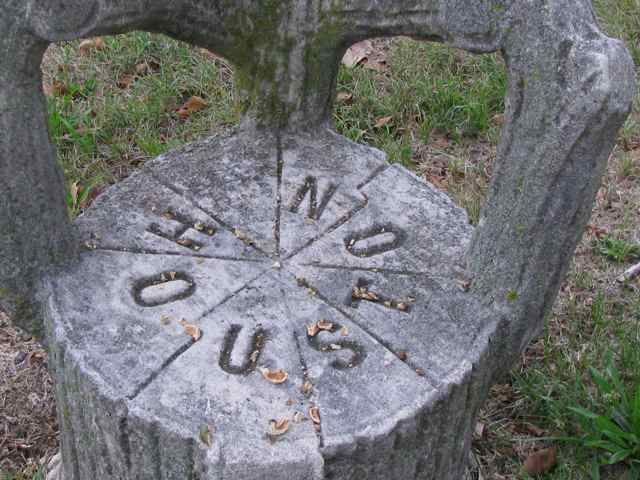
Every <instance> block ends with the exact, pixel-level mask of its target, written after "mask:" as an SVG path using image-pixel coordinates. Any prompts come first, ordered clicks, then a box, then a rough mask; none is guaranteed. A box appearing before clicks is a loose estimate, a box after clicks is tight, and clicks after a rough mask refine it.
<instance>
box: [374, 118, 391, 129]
mask: <svg viewBox="0 0 640 480" xmlns="http://www.w3.org/2000/svg"><path fill="white" fill-rule="evenodd" d="M391 120H393V117H392V116H388V117H382V118H379V119H378V120H377V121H376V124H375V128H382V127H384V126H385V125H388V124H389V123H390V122H391Z"/></svg>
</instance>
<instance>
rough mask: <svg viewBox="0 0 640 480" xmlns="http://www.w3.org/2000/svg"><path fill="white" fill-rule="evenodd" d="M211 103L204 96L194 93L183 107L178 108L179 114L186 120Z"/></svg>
mask: <svg viewBox="0 0 640 480" xmlns="http://www.w3.org/2000/svg"><path fill="white" fill-rule="evenodd" d="M208 106H209V105H208V104H207V102H205V100H204V99H203V98H202V97H198V96H197V95H194V96H193V97H191V98H190V99H189V100H187V101H186V102H185V104H184V105H182V107H180V108H179V109H178V116H179V117H180V118H182V119H183V120H186V119H187V118H189V117H190V116H191V114H192V113H195V112H199V111H200V110H204V109H205V108H207V107H208Z"/></svg>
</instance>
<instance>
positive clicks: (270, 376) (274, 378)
mask: <svg viewBox="0 0 640 480" xmlns="http://www.w3.org/2000/svg"><path fill="white" fill-rule="evenodd" d="M260 372H261V373H262V376H263V377H264V378H265V379H266V380H268V381H269V382H271V383H274V384H276V385H279V384H281V383H284V382H286V381H287V378H289V374H288V373H287V372H285V371H284V370H282V369H280V370H274V371H271V370H270V369H268V368H261V369H260Z"/></svg>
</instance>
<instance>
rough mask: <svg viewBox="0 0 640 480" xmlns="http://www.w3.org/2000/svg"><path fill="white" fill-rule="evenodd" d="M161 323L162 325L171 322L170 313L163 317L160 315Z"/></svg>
mask: <svg viewBox="0 0 640 480" xmlns="http://www.w3.org/2000/svg"><path fill="white" fill-rule="evenodd" d="M160 323H161V324H162V325H169V324H170V323H171V317H169V316H168V315H163V316H162V317H160Z"/></svg>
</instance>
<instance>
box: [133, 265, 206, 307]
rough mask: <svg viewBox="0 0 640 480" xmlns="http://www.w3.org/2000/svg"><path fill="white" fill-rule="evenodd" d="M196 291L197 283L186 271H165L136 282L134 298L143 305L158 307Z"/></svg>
mask: <svg viewBox="0 0 640 480" xmlns="http://www.w3.org/2000/svg"><path fill="white" fill-rule="evenodd" d="M195 291H196V284H195V283H194V281H193V279H192V278H191V277H190V276H189V275H187V274H186V273H183V272H163V273H161V274H160V275H154V276H153V277H147V278H142V279H140V280H138V281H137V282H135V284H134V286H133V298H134V300H135V302H136V303H137V304H138V305H140V306H141V307H157V306H159V305H166V304H167V303H171V302H176V301H178V300H184V299H185V298H189V297H190V296H191V295H193V293H194V292H195Z"/></svg>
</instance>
